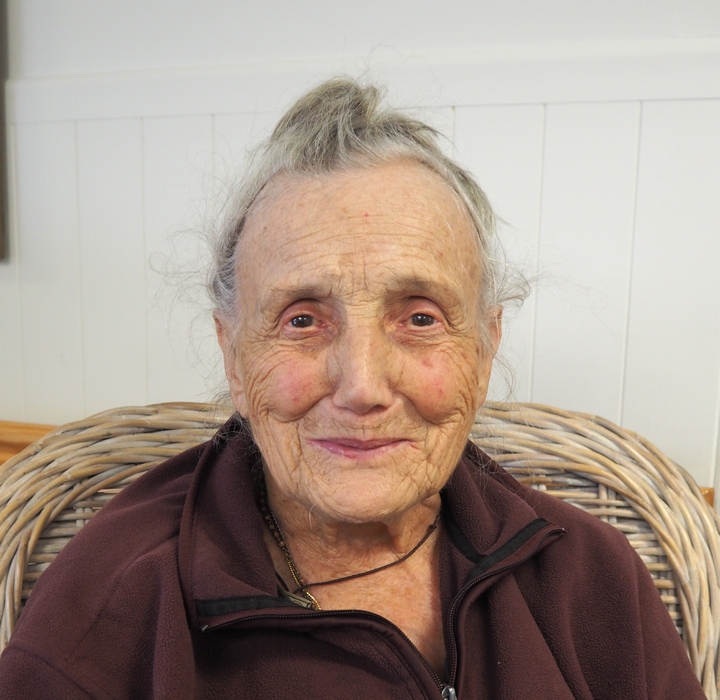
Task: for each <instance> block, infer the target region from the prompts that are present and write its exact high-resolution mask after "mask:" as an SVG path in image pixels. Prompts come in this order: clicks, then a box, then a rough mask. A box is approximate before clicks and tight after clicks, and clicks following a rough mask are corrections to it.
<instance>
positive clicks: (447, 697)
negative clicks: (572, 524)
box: [200, 527, 565, 700]
mask: <svg viewBox="0 0 720 700" xmlns="http://www.w3.org/2000/svg"><path fill="white" fill-rule="evenodd" d="M564 532H565V530H564V529H563V528H561V527H558V528H554V529H552V530H550V531H549V532H546V533H545V534H544V535H543V536H542V537H541V538H540V540H539V541H538V542H537V544H536V545H535V546H534V547H533V549H532V551H530V552H528V554H526V555H525V556H524V557H523V558H522V559H519V560H518V561H516V562H514V563H513V564H508V565H507V566H502V567H500V568H499V569H490V570H489V571H486V572H485V573H483V574H481V575H480V576H478V577H477V578H474V579H473V580H472V581H471V582H470V583H467V584H466V585H465V586H464V588H462V590H461V591H460V592H459V593H458V594H457V595H456V596H455V598H454V599H453V602H452V604H451V605H450V610H449V613H448V622H447V629H448V632H449V634H448V638H449V639H450V659H451V670H450V679H449V681H450V682H449V683H444V682H443V681H442V679H441V678H440V676H438V674H437V673H436V672H435V669H434V668H433V667H432V666H431V665H430V663H429V662H428V660H427V659H426V658H425V657H424V656H423V654H422V653H421V652H420V650H419V649H418V648H417V647H416V646H415V644H414V643H413V642H412V640H411V639H410V638H409V637H408V636H407V635H406V634H405V633H404V632H403V631H402V630H401V629H400V628H399V627H398V626H397V625H396V624H394V623H393V622H391V621H390V620H388V619H387V618H385V617H383V616H382V615H377V614H375V613H371V612H368V611H366V610H320V611H313V612H306V613H304V614H303V613H298V614H295V615H273V614H267V613H265V614H261V615H251V616H248V617H244V618H242V620H229V621H228V622H223V623H221V624H219V625H216V626H214V627H212V628H211V627H210V626H209V625H205V626H203V627H202V628H201V629H200V631H201V632H208V631H211V632H212V631H214V630H218V629H223V628H224V627H230V626H231V625H236V624H242V623H243V622H244V621H253V620H266V619H273V620H296V619H298V618H299V617H313V618H326V617H365V618H369V619H372V620H377V621H379V622H381V623H382V624H384V625H387V626H389V627H390V628H392V629H394V630H395V631H396V632H397V633H398V634H399V635H400V636H401V637H402V638H403V639H404V640H405V641H406V642H407V644H408V646H410V648H411V649H412V650H413V651H414V652H415V653H416V654H417V656H418V657H419V659H420V661H421V662H422V664H423V666H424V667H425V669H426V670H427V672H428V674H429V675H430V677H431V678H432V679H433V681H434V682H435V685H436V686H437V688H438V690H439V691H440V695H441V697H442V699H443V700H458V697H457V692H456V690H455V687H454V684H455V676H456V674H457V665H458V661H457V642H456V640H455V634H454V624H455V614H456V612H457V609H458V608H459V606H460V603H461V602H462V600H463V598H464V597H465V596H466V595H467V593H468V592H469V591H470V590H471V589H472V588H474V587H475V586H476V585H477V584H478V583H480V582H481V581H484V580H485V579H487V578H490V577H491V576H496V575H498V574H501V573H504V572H505V571H509V570H510V569H513V568H515V567H516V566H519V565H520V564H523V563H524V562H526V561H527V560H528V559H530V558H531V557H533V556H534V555H535V553H536V552H537V551H538V549H540V547H541V546H542V544H543V543H544V542H545V540H547V539H548V538H549V537H552V536H553V535H558V534H561V533H564Z"/></svg>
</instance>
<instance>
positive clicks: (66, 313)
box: [7, 122, 87, 423]
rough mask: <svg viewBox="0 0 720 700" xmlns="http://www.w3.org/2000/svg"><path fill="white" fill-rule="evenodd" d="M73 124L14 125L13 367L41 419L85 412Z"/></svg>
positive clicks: (28, 408)
mask: <svg viewBox="0 0 720 700" xmlns="http://www.w3.org/2000/svg"><path fill="white" fill-rule="evenodd" d="M77 126H78V125H77V124H76V123H73V122H54V123H53V122H50V123H34V124H18V125H17V127H16V129H15V130H14V133H15V139H16V140H15V148H14V152H15V156H16V162H15V168H14V170H15V172H16V178H17V182H16V188H17V193H16V202H17V227H18V235H17V237H18V239H19V244H18V247H17V255H18V261H19V274H20V309H21V323H20V325H21V342H22V360H23V362H22V366H21V367H18V368H16V370H15V371H19V372H21V373H22V375H23V388H24V399H25V400H24V414H25V416H28V417H29V419H30V420H32V421H36V422H40V423H41V422H54V421H56V420H57V419H58V417H60V416H68V417H73V416H82V415H83V414H84V413H85V391H86V388H87V387H86V386H85V381H84V376H83V362H84V357H83V344H84V343H83V318H82V316H83V314H82V290H81V280H80V231H79V226H78V173H77ZM7 408H8V409H11V408H12V407H7ZM13 413H15V412H13ZM11 415H12V414H11Z"/></svg>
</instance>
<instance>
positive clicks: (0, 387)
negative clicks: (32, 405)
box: [0, 127, 25, 421]
mask: <svg viewBox="0 0 720 700" xmlns="http://www.w3.org/2000/svg"><path fill="white" fill-rule="evenodd" d="M7 143H8V151H7V152H8V184H9V188H8V190H9V192H8V207H9V213H10V217H9V218H10V227H9V228H10V230H9V235H8V236H7V237H6V239H5V241H6V249H5V251H6V253H5V255H6V257H5V259H4V260H0V420H16V421H17V420H25V390H24V387H23V354H22V333H21V328H22V317H21V315H20V269H19V256H18V240H17V236H16V235H15V234H16V233H17V227H16V225H15V206H14V199H15V130H14V128H13V127H9V128H8V139H7Z"/></svg>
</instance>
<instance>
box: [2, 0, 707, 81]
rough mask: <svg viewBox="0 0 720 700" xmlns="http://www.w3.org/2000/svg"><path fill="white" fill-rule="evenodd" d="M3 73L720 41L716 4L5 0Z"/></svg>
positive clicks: (669, 0)
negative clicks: (7, 69) (7, 62)
mask: <svg viewBox="0 0 720 700" xmlns="http://www.w3.org/2000/svg"><path fill="white" fill-rule="evenodd" d="M8 10H9V27H10V76H11V78H12V79H18V78H36V77H43V76H58V75H70V74H82V73H98V72H115V71H126V70H138V69H160V68H178V67H189V66H211V65H228V64H238V63H246V62H248V61H262V60H278V59H288V58H292V59H298V58H306V57H331V56H350V55H361V56H371V55H372V54H373V53H378V52H380V53H382V52H388V53H393V52H398V53H400V54H403V55H413V54H417V53H420V54H428V53H432V52H435V51H440V52H444V51H450V52H457V51H461V50H463V49H492V48H497V47H515V48H518V47H524V46H528V45H541V46H542V45H544V46H547V45H556V44H567V43H570V44H572V43H578V42H580V43H587V42H591V43H597V44H600V45H602V44H604V43H608V42H610V43H613V42H636V41H653V40H656V41H663V40H687V39H703V38H709V37H720V3H718V2H717V0H542V2H539V1H538V0H503V1H502V2H498V1H497V0H444V2H438V1H437V0H425V1H424V2H418V1H417V0H393V1H392V2H387V0H365V2H362V3H360V2H357V3H346V2H338V1H337V0H265V1H263V2H237V0H202V1H201V0H194V1H193V0H190V1H188V0H185V1H183V2H179V1H178V0H123V1H120V0H115V1H114V2H113V1H112V0H9V2H8Z"/></svg>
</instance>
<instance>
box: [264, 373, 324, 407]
mask: <svg viewBox="0 0 720 700" xmlns="http://www.w3.org/2000/svg"><path fill="white" fill-rule="evenodd" d="M271 385H272V396H268V397H267V399H269V402H270V403H271V404H272V405H271V406H270V407H269V408H270V410H271V411H272V412H273V413H275V414H277V415H279V416H281V417H283V418H286V419H288V418H295V417H297V416H300V415H302V414H303V413H305V412H306V411H308V410H309V409H310V408H311V407H312V406H313V405H314V404H315V403H316V402H317V401H318V400H319V398H320V397H321V393H322V381H321V378H320V377H319V376H318V373H317V371H315V369H314V368H313V367H312V366H311V365H310V364H308V363H305V362H302V361H292V360H290V361H286V362H283V363H281V364H280V365H279V366H277V367H276V368H275V369H274V371H273V377H272V381H271Z"/></svg>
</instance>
